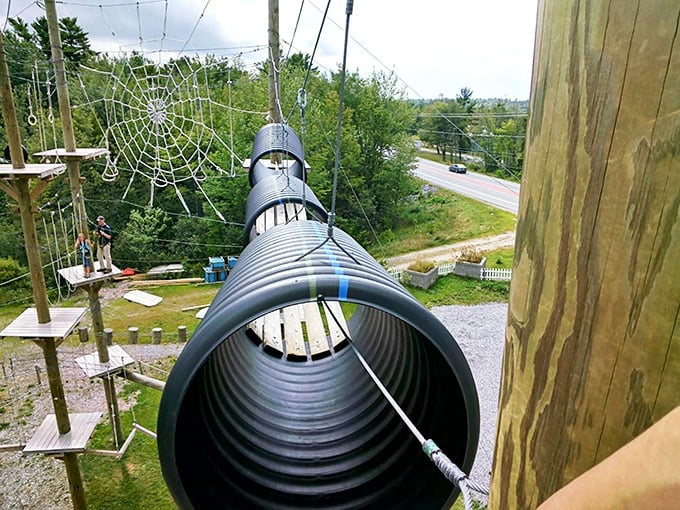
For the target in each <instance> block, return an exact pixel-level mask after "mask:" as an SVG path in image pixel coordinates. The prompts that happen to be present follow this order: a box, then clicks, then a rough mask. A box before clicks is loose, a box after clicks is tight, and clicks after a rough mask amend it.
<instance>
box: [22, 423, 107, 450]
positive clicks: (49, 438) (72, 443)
mask: <svg viewBox="0 0 680 510" xmlns="http://www.w3.org/2000/svg"><path fill="white" fill-rule="evenodd" d="M101 415H102V413H74V414H69V415H68V417H69V421H70V423H71V430H70V432H67V433H66V434H59V429H58V428H57V417H56V415H54V414H48V415H47V416H46V417H45V419H44V420H43V422H42V424H41V425H40V427H38V429H37V430H36V431H35V434H33V437H31V439H29V441H28V443H27V444H26V446H25V447H24V449H23V453H25V454H46V455H58V454H60V453H73V452H76V453H79V452H84V451H85V446H86V445H87V442H88V441H89V440H90V437H91V436H92V433H93V432H94V429H95V427H96V426H97V422H98V421H99V418H101Z"/></svg>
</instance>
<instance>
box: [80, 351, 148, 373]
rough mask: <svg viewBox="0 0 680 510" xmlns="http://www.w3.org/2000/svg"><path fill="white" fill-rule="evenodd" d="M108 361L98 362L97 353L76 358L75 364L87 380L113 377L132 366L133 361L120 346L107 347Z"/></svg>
mask: <svg viewBox="0 0 680 510" xmlns="http://www.w3.org/2000/svg"><path fill="white" fill-rule="evenodd" d="M108 351H109V361H107V362H106V363H102V362H101V361H99V353H98V352H96V351H95V352H93V353H92V354H86V355H85V356H81V357H80V358H76V363H77V364H78V366H79V367H80V368H81V369H82V370H83V372H85V375H87V377H88V378H90V379H94V378H96V377H102V376H107V377H108V376H110V375H115V374H117V373H118V372H120V371H121V370H123V369H124V368H125V367H126V366H128V365H132V364H133V363H134V362H135V360H134V359H133V358H132V357H131V356H130V355H129V354H128V353H127V352H125V350H124V349H123V348H122V347H121V346H120V345H112V346H110V347H108Z"/></svg>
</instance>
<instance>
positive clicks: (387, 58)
mask: <svg viewBox="0 0 680 510" xmlns="http://www.w3.org/2000/svg"><path fill="white" fill-rule="evenodd" d="M8 1H9V2H10V3H9V4H8ZM537 1H538V0H513V1H508V0H473V1H470V0H467V1H462V0H419V1H415V2H406V1H404V0H356V1H355V2H354V9H353V14H352V15H351V16H350V19H349V47H348V54H347V69H348V70H349V71H358V72H359V73H361V74H362V75H363V76H368V75H369V74H370V73H371V72H372V71H385V72H392V71H393V72H394V73H395V75H396V76H397V77H398V79H399V80H400V85H401V86H402V87H403V88H404V89H405V90H406V93H407V94H408V96H409V97H412V98H425V99H431V98H437V97H439V96H443V97H447V98H452V97H455V96H456V94H457V93H458V92H459V91H460V89H461V88H462V87H469V88H470V89H472V91H473V97H475V98H489V97H497V98H506V99H528V98H529V91H530V82H531V66H532V60H533V48H534V36H535V28H536V9H537ZM126 4H127V0H72V1H71V0H63V1H58V2H57V13H58V15H59V16H60V17H64V16H72V17H77V18H78V23H79V24H80V26H82V27H83V29H84V30H85V31H87V32H88V33H89V35H90V39H91V42H92V46H93V48H94V49H95V50H97V51H108V52H118V51H120V50H121V49H122V50H125V51H131V50H134V49H137V50H139V49H140V48H143V50H144V51H150V50H154V49H157V48H158V47H159V46H160V44H161V41H162V45H163V48H164V49H166V50H169V49H171V48H174V49H176V50H178V49H181V48H184V52H185V53H187V54H195V53H196V52H197V51H198V50H203V49H210V52H211V53H214V54H216V55H224V56H231V55H235V54H239V53H241V54H242V56H241V58H242V60H243V61H244V62H245V63H247V64H248V63H254V62H261V61H264V60H265V59H266V58H267V53H266V49H265V47H266V44H267V23H268V22H267V5H268V2H267V0H210V1H208V0H167V2H166V0H139V2H129V4H127V5H126ZM301 5H302V6H303V8H302V10H301V9H300V6H301ZM326 5H327V2H326V1H324V0H312V1H310V0H295V1H294V0H280V27H279V28H280V36H281V40H282V42H283V45H282V54H283V55H284V56H285V54H286V53H287V52H288V51H289V49H288V48H289V46H288V45H290V44H291V43H292V45H293V49H292V52H302V53H307V54H311V53H312V52H313V50H314V44H315V41H316V39H317V36H318V34H319V30H320V29H321V22H322V18H323V12H324V11H325V9H326ZM346 5H347V4H346V1H341V0H334V1H333V2H331V6H330V9H329V11H328V17H327V19H326V23H325V25H324V27H323V31H322V32H321V37H320V40H319V45H318V49H317V51H316V55H315V63H316V65H317V66H318V67H319V68H320V69H321V70H337V69H338V68H339V66H340V64H341V62H342V53H343V42H344V29H345V25H346V18H347V17H346V15H345V8H346ZM99 6H101V7H99ZM166 6H167V15H166ZM8 7H9V12H10V17H15V16H20V17H22V18H23V19H24V20H25V21H30V20H32V19H33V18H35V17H37V16H40V15H42V14H44V11H43V10H42V9H41V8H40V7H39V6H38V4H36V3H35V2H32V1H30V0H1V1H0V12H2V25H3V26H4V25H5V15H6V13H7V9H8ZM298 15H300V22H299V24H298V25H297V31H295V27H296V20H297V19H298ZM164 32H165V36H163V33H164ZM140 45H141V46H140Z"/></svg>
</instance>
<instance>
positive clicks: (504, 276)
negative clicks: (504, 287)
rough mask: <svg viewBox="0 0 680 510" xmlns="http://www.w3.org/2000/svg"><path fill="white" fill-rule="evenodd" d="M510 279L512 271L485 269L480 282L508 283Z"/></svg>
mask: <svg viewBox="0 0 680 510" xmlns="http://www.w3.org/2000/svg"><path fill="white" fill-rule="evenodd" d="M511 278H512V269H500V268H493V267H490V268H489V267H485V268H484V270H483V271H482V280H496V281H502V282H509V281H510V280H511Z"/></svg>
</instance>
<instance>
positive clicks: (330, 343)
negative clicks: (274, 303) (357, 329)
mask: <svg viewBox="0 0 680 510" xmlns="http://www.w3.org/2000/svg"><path fill="white" fill-rule="evenodd" d="M329 308H330V311H332V315H331V313H330V312H329V310H328V309H329ZM324 318H325V321H324ZM247 332H248V336H249V337H250V338H251V339H252V340H253V341H255V343H257V344H262V348H263V350H264V351H265V352H266V353H268V354H271V355H272V356H275V357H278V358H281V357H284V356H285V357H286V358H287V359H289V360H294V361H307V360H309V359H312V360H315V359H320V358H323V357H326V356H329V355H330V354H331V352H333V351H337V350H339V349H341V348H343V347H345V346H346V345H347V342H346V339H345V334H344V332H347V333H348V334H349V330H348V329H347V322H346V320H345V316H344V314H343V313H342V309H341V307H340V303H339V302H337V301H327V302H326V305H320V304H318V303H315V302H310V303H304V304H299V305H293V306H288V307H286V308H282V309H281V310H275V311H273V312H270V313H268V314H266V315H264V316H262V317H260V318H259V319H257V320H255V321H253V322H251V323H250V324H248V328H247Z"/></svg>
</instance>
